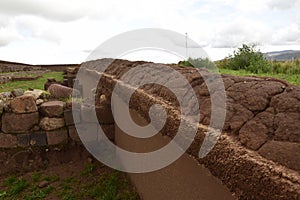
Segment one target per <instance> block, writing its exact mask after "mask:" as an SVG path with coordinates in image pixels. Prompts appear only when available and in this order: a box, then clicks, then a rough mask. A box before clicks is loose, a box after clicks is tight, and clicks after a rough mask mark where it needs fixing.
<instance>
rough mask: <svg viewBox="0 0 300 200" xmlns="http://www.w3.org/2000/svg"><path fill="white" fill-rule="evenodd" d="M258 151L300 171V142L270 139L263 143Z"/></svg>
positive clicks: (268, 157)
mask: <svg viewBox="0 0 300 200" xmlns="http://www.w3.org/2000/svg"><path fill="white" fill-rule="evenodd" d="M258 153H259V154H260V155H262V156H263V157H265V158H267V159H270V160H273V161H275V162H277V163H279V164H281V165H284V166H286V167H288V168H290V169H294V170H297V171H300V162H299V160H300V144H299V143H292V142H279V141H270V142H268V143H266V144H265V145H263V146H262V147H261V148H260V149H259V151H258Z"/></svg>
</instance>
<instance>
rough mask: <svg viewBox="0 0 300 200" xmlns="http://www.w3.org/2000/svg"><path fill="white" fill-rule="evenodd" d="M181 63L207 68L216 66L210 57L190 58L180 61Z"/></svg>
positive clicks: (182, 64)
mask: <svg viewBox="0 0 300 200" xmlns="http://www.w3.org/2000/svg"><path fill="white" fill-rule="evenodd" d="M179 65H181V66H191V67H196V68H207V69H213V68H214V67H215V64H214V63H213V62H212V61H211V60H210V59H208V58H189V59H188V60H185V61H180V62H179Z"/></svg>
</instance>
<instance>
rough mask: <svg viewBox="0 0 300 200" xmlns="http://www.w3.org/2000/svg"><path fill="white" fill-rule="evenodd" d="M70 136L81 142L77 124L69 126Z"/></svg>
mask: <svg viewBox="0 0 300 200" xmlns="http://www.w3.org/2000/svg"><path fill="white" fill-rule="evenodd" d="M68 129H69V136H70V138H71V139H72V140H74V141H75V142H81V139H80V137H79V135H78V133H77V130H76V127H75V126H69V127H68Z"/></svg>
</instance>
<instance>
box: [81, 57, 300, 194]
mask: <svg viewBox="0 0 300 200" xmlns="http://www.w3.org/2000/svg"><path fill="white" fill-rule="evenodd" d="M110 62H111V60H109V59H102V60H96V61H90V62H86V63H83V64H82V65H81V70H82V72H83V73H85V74H86V75H87V77H89V78H88V80H85V81H84V83H81V85H82V87H83V91H84V92H83V93H85V92H86V93H87V94H84V95H88V93H89V91H88V90H86V88H88V86H89V85H91V84H92V82H94V81H95V80H98V79H99V77H100V76H101V79H100V82H99V84H98V88H97V91H96V94H97V97H96V100H97V105H96V106H104V104H106V108H107V110H110V97H111V93H112V91H113V88H114V86H115V84H116V83H117V82H120V83H122V85H123V86H124V87H123V90H122V91H123V94H126V93H128V91H130V90H132V88H131V86H130V85H126V83H124V82H123V81H120V80H119V79H120V78H121V77H122V75H124V74H125V73H126V72H128V71H129V70H130V69H133V68H134V67H136V66H143V68H142V69H141V70H140V71H138V72H136V73H135V76H133V77H132V79H133V82H135V83H140V82H141V81H142V80H143V79H144V78H149V77H150V78H151V76H153V77H154V78H155V79H156V80H159V79H161V80H163V82H167V81H169V80H164V79H165V78H164V77H160V75H159V74H155V75H153V74H152V73H151V67H152V68H155V67H157V68H162V67H163V66H162V65H160V64H153V63H145V62H129V61H124V60H115V61H114V62H113V63H111V64H110V66H109V67H108V68H107V69H106V70H105V73H103V72H100V71H101V70H99V69H101V68H103V67H104V66H105V64H106V63H110ZM149 66H150V69H149V68H148V69H147V70H146V68H147V67H149ZM171 67H172V68H173V69H174V70H176V71H178V72H180V73H181V74H183V75H184V76H185V77H186V79H187V80H188V81H189V83H190V85H191V86H192V87H193V89H194V91H195V93H196V96H197V98H198V100H199V103H200V123H199V129H198V133H197V135H196V137H195V140H194V142H193V144H192V145H191V147H190V148H189V149H188V150H187V152H186V153H188V154H190V155H191V156H193V157H195V158H196V159H197V160H198V162H199V163H201V164H203V165H204V166H205V167H207V168H208V169H209V170H210V171H211V173H212V174H213V175H214V176H216V177H218V178H219V179H220V180H222V182H223V183H224V184H226V185H227V187H228V188H229V189H230V190H231V192H233V193H235V194H236V196H237V197H239V198H241V199H297V198H298V197H299V195H300V175H299V171H300V163H299V160H300V141H299V138H300V132H299V130H300V129H299V124H300V115H299V114H300V88H299V87H296V86H293V85H290V84H288V83H286V82H285V81H282V80H278V79H274V78H259V77H235V76H230V75H223V76H222V80H223V82H224V85H225V91H226V95H227V102H226V104H227V106H226V119H225V126H224V129H223V132H222V135H221V137H220V139H219V140H218V142H217V144H216V145H215V147H214V148H213V150H212V151H211V152H210V153H209V154H208V155H207V156H206V157H204V158H203V159H199V158H198V153H199V149H200V146H201V144H202V142H203V139H204V137H205V134H206V132H207V128H208V127H207V125H208V124H209V123H210V115H211V99H210V98H211V97H212V98H218V90H215V91H213V92H212V93H210V94H209V92H208V88H207V86H206V84H205V82H204V80H205V79H208V80H211V82H212V83H213V82H215V83H217V82H218V81H220V80H219V79H218V78H215V77H216V76H214V74H212V73H209V72H207V71H206V70H203V71H202V72H203V73H202V74H204V76H201V75H200V74H199V73H198V72H197V70H195V69H194V68H190V67H180V66H176V65H173V66H171ZM79 84H80V83H79ZM184 89H185V88H183V91H184ZM182 95H184V94H182ZM101 96H105V97H106V102H107V103H103V101H101V98H100V97H101ZM121 96H122V95H121ZM186 98H189V97H186ZM153 104H160V105H162V106H163V107H164V108H165V109H166V110H167V113H168V118H167V121H166V124H165V126H164V127H163V129H162V130H161V131H160V133H161V134H162V135H165V136H168V137H170V138H172V137H174V135H175V134H176V133H177V128H178V124H179V123H180V121H179V117H178V113H180V112H179V107H178V102H176V98H174V95H172V93H171V92H170V91H168V90H166V89H165V88H162V87H160V86H158V85H155V84H152V85H145V86H142V87H140V88H139V90H138V91H136V92H135V93H134V95H133V96H132V98H131V103H130V105H129V107H130V108H131V109H132V110H135V111H136V112H137V113H139V115H141V116H143V117H144V118H145V120H146V121H149V120H150V119H149V115H148V111H149V108H150V106H151V105H153ZM104 107H105V106H104ZM193 107H194V105H186V108H187V109H190V112H189V114H190V115H193V112H194V110H193Z"/></svg>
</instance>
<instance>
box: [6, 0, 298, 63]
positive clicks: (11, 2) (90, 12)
mask: <svg viewBox="0 0 300 200" xmlns="http://www.w3.org/2000/svg"><path fill="white" fill-rule="evenodd" d="M299 9H300V1H299V0H294V1H293V0H285V1H279V0H252V1H235V0H189V1H187V0H178V1H174V0H164V1H162V0H151V1H141V0H124V1H118V0H110V1H104V0H85V1H84V0H72V1H61V0H43V1H41V0H2V1H0V13H1V14H0V59H4V60H5V59H8V58H9V59H14V60H15V61H20V62H22V61H23V60H26V61H28V60H29V62H31V63H41V62H43V60H44V62H45V63H48V62H50V63H51V62H52V63H56V62H58V61H57V60H59V61H60V62H66V63H67V62H73V61H75V60H76V62H77V61H83V60H84V59H85V56H86V55H87V53H86V52H90V51H92V50H93V49H94V48H96V47H97V46H98V45H99V44H101V43H102V42H103V41H105V40H106V39H108V38H110V37H112V36H114V35H116V34H120V33H122V32H125V31H129V30H133V29H138V28H151V27H154V28H163V29H170V30H174V31H177V32H179V33H182V34H185V33H186V32H187V33H188V36H189V38H191V39H193V40H195V41H196V42H198V43H199V44H200V45H201V46H206V47H207V49H209V51H210V52H217V54H218V55H211V54H210V55H211V57H213V58H214V57H215V58H216V57H218V58H219V57H221V56H226V55H227V54H228V53H227V52H230V51H231V50H232V47H235V46H240V45H241V44H242V43H244V42H255V43H259V44H260V45H262V46H263V45H266V46H274V45H276V49H277V48H278V45H280V46H282V48H288V45H293V47H295V46H297V45H299V46H300V41H299V35H300V32H299V30H300V29H299V26H300V16H299V14H298V10H299ZM30 44H32V45H30ZM25 47H26V48H25ZM225 47H226V48H225ZM217 48H222V49H219V50H217ZM274 48H275V46H274ZM224 49H226V50H224ZM22 51H24V52H23V53H22ZM16 52H18V53H16ZM58 54H59V55H58ZM20 55H22V56H20ZM23 55H28V56H27V57H26V59H25V57H24V56H23ZM34 55H36V56H34ZM30 59H31V61H30ZM51 59H53V60H52V61H51Z"/></svg>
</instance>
